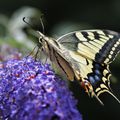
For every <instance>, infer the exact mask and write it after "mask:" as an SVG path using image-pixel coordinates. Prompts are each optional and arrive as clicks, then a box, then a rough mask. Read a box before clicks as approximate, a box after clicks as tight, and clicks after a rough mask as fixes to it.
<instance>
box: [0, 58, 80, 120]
mask: <svg viewBox="0 0 120 120" xmlns="http://www.w3.org/2000/svg"><path fill="white" fill-rule="evenodd" d="M0 66H1V67H0V119H2V120H82V117H81V114H80V113H79V112H78V110H77V108H76V100H75V99H74V97H73V96H72V93H71V92H70V91H69V89H68V87H67V83H66V82H65V81H64V80H61V79H60V78H58V77H56V75H55V73H54V72H53V71H52V70H51V68H50V66H49V65H48V64H46V65H42V64H41V63H40V62H37V61H35V60H33V59H32V58H31V57H27V58H23V59H22V60H15V59H14V60H13V59H12V60H9V61H7V62H1V63H0Z"/></svg>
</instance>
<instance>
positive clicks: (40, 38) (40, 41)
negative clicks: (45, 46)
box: [39, 36, 43, 44]
mask: <svg viewBox="0 0 120 120" xmlns="http://www.w3.org/2000/svg"><path fill="white" fill-rule="evenodd" d="M42 40H43V37H42V36H40V37H39V43H41V44H42V42H43V41H42Z"/></svg>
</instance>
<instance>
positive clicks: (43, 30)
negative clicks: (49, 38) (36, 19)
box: [40, 17, 45, 34]
mask: <svg viewBox="0 0 120 120" xmlns="http://www.w3.org/2000/svg"><path fill="white" fill-rule="evenodd" d="M40 22H41V26H42V33H43V34H45V27H44V23H43V20H42V17H40Z"/></svg>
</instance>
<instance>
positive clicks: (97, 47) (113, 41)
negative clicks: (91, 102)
mask: <svg viewBox="0 0 120 120" xmlns="http://www.w3.org/2000/svg"><path fill="white" fill-rule="evenodd" d="M39 34H40V39H39V42H40V43H41V44H42V49H43V51H45V52H46V53H47V54H48V55H49V57H50V60H51V61H53V63H56V64H58V65H59V66H60V68H62V70H63V71H64V73H65V74H66V75H67V78H68V79H69V80H71V81H73V80H75V79H76V80H78V81H79V84H80V85H81V86H82V87H83V88H84V89H85V91H86V92H87V93H88V95H90V96H91V97H93V96H94V97H96V98H97V99H98V100H99V102H100V103H101V104H103V103H102V101H101V100H100V98H99V95H100V94H102V93H104V92H108V93H109V94H111V95H112V96H113V97H114V98H115V99H116V100H117V101H118V102H119V100H118V99H117V98H116V97H115V96H114V95H113V94H112V91H111V89H110V80H109V78H110V76H111V73H110V70H109V64H110V63H111V62H112V61H113V60H114V59H115V57H116V55H117V54H118V53H119V50H120V34H118V33H117V32H113V31H110V30H99V29H97V30H82V31H74V32H70V33H68V34H65V35H63V36H61V37H60V38H58V39H53V38H49V37H47V36H45V35H43V34H42V33H41V32H39Z"/></svg>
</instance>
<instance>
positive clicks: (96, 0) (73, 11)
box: [0, 0, 120, 120]
mask: <svg viewBox="0 0 120 120" xmlns="http://www.w3.org/2000/svg"><path fill="white" fill-rule="evenodd" d="M41 15H43V22H44V26H45V34H46V35H48V36H51V37H54V38H58V37H59V36H61V35H63V34H65V33H68V32H70V31H75V30H82V29H110V30H114V31H116V32H120V0H89V1H88V0H19V1H17V0H9V1H8V0H0V59H1V56H2V55H3V54H4V55H8V54H9V53H10V51H9V50H8V48H9V47H11V46H12V48H13V50H12V51H14V48H18V49H19V50H20V51H21V52H22V53H24V55H25V54H28V53H29V52H30V51H31V50H32V49H33V47H34V46H35V45H36V42H37V40H38V38H37V35H36V33H35V31H34V30H32V29H31V28H30V26H28V25H27V24H26V23H24V22H23V20H22V19H23V17H28V18H32V17H33V18H34V20H33V21H30V24H32V25H35V26H36V27H37V29H39V30H41V31H42V27H41V23H40V20H39V19H40V17H41ZM28 22H29V21H28ZM6 46H7V47H6ZM7 50H8V51H9V52H8V51H7ZM110 69H111V71H112V74H113V77H112V80H111V83H112V85H111V87H112V89H113V92H114V93H115V95H116V96H117V97H118V98H119V99H120V55H119V56H118V57H117V58H116V60H115V61H114V62H113V63H112V65H111V66H110ZM71 84H72V85H71V86H72V88H71V89H72V90H73V92H74V93H75V96H76V97H77V99H79V104H78V109H79V110H80V112H81V113H82V115H83V120H106V119H107V120H108V119H109V120H113V119H114V120H120V105H119V104H118V103H117V102H116V101H115V100H114V99H112V98H111V97H110V96H107V95H104V96H102V97H103V98H104V97H105V101H106V105H105V106H104V107H102V106H101V105H99V103H97V102H96V100H94V99H90V98H89V97H88V96H87V95H86V94H84V92H83V91H82V90H81V89H79V87H78V85H77V84H76V83H74V85H73V83H71ZM106 96H107V97H106Z"/></svg>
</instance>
